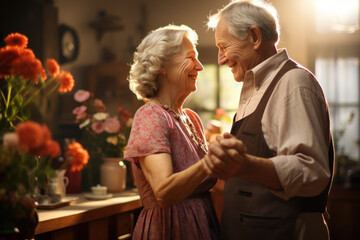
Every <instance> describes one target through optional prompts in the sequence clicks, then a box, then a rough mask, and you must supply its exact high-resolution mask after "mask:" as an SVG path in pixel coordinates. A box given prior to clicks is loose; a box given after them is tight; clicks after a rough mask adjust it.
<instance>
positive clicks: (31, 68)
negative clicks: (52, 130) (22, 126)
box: [0, 33, 74, 135]
mask: <svg viewBox="0 0 360 240" xmlns="http://www.w3.org/2000/svg"><path fill="white" fill-rule="evenodd" d="M5 43H6V46H5V47H3V48H0V135H2V134H3V133H5V132H7V131H9V130H13V129H14V125H15V124H16V123H18V122H22V121H25V120H27V119H29V118H30V111H29V105H30V104H31V103H33V102H34V101H35V100H37V101H38V103H39V102H40V101H42V102H41V104H40V106H42V105H43V104H42V103H43V101H44V99H46V97H47V96H48V95H49V94H51V93H52V92H53V91H55V90H57V91H58V92H60V93H66V92H69V91H71V90H72V88H73V87H74V79H73V76H72V75H71V74H70V73H69V72H66V71H60V67H59V65H58V63H57V62H56V60H54V59H47V62H46V66H47V68H46V69H45V68H43V66H42V63H41V62H40V60H39V59H37V58H36V56H35V54H34V53H33V51H32V50H31V49H29V48H27V44H28V38H27V37H26V36H24V35H22V34H19V33H12V34H9V35H8V36H7V37H6V38H5ZM43 111H44V110H43ZM42 114H44V113H42Z"/></svg>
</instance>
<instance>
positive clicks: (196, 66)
mask: <svg viewBox="0 0 360 240" xmlns="http://www.w3.org/2000/svg"><path fill="white" fill-rule="evenodd" d="M195 69H196V70H198V71H202V70H203V69H204V67H203V65H202V64H201V62H200V61H199V59H196V63H195Z"/></svg>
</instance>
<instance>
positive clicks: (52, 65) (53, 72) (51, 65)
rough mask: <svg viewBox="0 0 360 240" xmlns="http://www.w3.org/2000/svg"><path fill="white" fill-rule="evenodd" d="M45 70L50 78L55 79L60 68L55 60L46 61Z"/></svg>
mask: <svg viewBox="0 0 360 240" xmlns="http://www.w3.org/2000/svg"><path fill="white" fill-rule="evenodd" d="M46 65H47V69H48V70H49V73H50V76H52V77H56V76H57V75H59V73H60V66H59V64H58V63H57V61H56V60H55V59H47V60H46Z"/></svg>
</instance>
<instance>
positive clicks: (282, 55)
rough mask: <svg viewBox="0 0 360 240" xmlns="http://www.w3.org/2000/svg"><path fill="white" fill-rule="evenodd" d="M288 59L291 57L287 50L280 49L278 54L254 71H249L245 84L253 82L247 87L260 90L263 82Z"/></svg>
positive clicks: (256, 67)
mask: <svg viewBox="0 0 360 240" xmlns="http://www.w3.org/2000/svg"><path fill="white" fill-rule="evenodd" d="M288 59H289V56H288V54H287V51H286V49H280V50H279V51H278V53H277V54H275V55H273V56H271V57H269V58H268V59H266V60H265V61H263V62H261V63H260V64H258V65H257V66H255V67H254V68H253V69H251V70H249V71H247V72H246V74H245V81H244V84H245V82H248V81H251V82H252V84H249V83H247V84H246V85H252V86H253V87H254V88H256V89H258V88H259V87H260V86H261V85H262V84H263V82H264V81H265V80H266V79H268V77H269V76H270V75H271V74H272V73H273V72H274V71H276V70H277V69H278V68H279V67H280V66H281V63H283V62H284V61H286V60H288Z"/></svg>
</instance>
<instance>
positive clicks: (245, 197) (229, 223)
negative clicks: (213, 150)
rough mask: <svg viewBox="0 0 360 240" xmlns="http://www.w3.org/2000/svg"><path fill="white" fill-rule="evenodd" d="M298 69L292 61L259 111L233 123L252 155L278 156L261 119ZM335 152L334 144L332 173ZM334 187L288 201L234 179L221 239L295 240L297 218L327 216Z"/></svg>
mask: <svg viewBox="0 0 360 240" xmlns="http://www.w3.org/2000/svg"><path fill="white" fill-rule="evenodd" d="M294 68H298V67H297V66H296V63H294V62H293V61H288V62H287V63H286V64H285V65H284V66H283V68H282V69H281V70H280V71H279V73H278V74H277V75H276V76H275V78H274V79H273V81H272V82H271V84H270V85H269V87H268V88H267V90H266V91H265V93H264V95H263V97H262V99H261V100H260V103H259V105H258V106H257V108H256V110H255V111H254V112H253V113H252V114H250V115H249V116H247V117H245V118H243V119H241V120H239V121H237V122H234V123H233V126H232V129H231V134H233V135H234V136H236V137H237V138H238V139H240V140H242V141H243V143H244V144H245V146H246V149H247V153H248V154H251V155H254V156H258V157H263V158H271V157H274V156H276V152H274V151H272V150H270V148H269V146H268V145H267V143H266V141H265V139H264V134H263V132H262V126H261V119H262V116H263V113H264V110H265V107H266V104H267V102H268V100H269V98H270V96H271V94H272V92H273V90H274V88H275V86H276V84H277V83H278V82H279V80H280V79H281V77H282V76H283V75H284V74H285V73H286V72H287V71H289V70H291V69H294ZM234 119H235V118H234ZM333 151H334V149H333V144H332V142H331V144H330V146H329V166H330V170H331V172H332V171H333V159H334V153H333ZM330 185H331V180H330V181H329V184H328V186H327V187H326V188H325V189H324V191H323V192H322V193H321V194H319V195H318V196H315V197H293V198H291V199H289V200H284V199H282V198H280V197H277V196H275V195H274V194H273V193H271V191H270V189H269V188H267V187H266V186H264V185H262V184H259V183H256V182H253V181H251V180H248V179H243V178H238V177H234V178H230V179H228V180H227V181H226V183H225V189H224V207H223V212H222V217H221V239H236V240H239V239H246V240H252V239H259V240H260V239H261V240H263V239H267V240H268V239H278V240H286V239H292V238H293V234H294V229H295V221H296V217H297V215H298V214H299V213H300V212H325V208H326V202H327V197H328V192H329V188H330Z"/></svg>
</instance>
